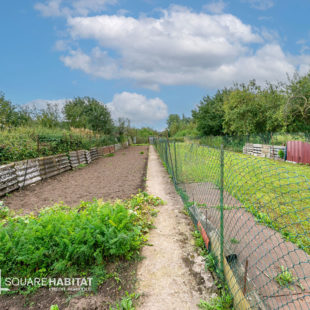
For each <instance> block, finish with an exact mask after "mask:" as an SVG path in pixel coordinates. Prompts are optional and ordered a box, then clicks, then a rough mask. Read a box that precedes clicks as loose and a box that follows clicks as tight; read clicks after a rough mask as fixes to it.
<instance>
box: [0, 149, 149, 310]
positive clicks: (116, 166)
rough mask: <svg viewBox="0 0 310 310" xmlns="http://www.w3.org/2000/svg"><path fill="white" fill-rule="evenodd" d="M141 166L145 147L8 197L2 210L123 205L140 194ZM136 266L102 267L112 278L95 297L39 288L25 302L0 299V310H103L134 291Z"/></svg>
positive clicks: (132, 263) (143, 171)
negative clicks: (100, 203) (104, 202)
mask: <svg viewBox="0 0 310 310" xmlns="http://www.w3.org/2000/svg"><path fill="white" fill-rule="evenodd" d="M147 160H148V147H147V146H135V147H130V148H128V149H124V150H120V151H118V152H116V153H115V154H114V156H113V157H105V158H99V159H97V160H96V161H94V162H92V163H91V164H90V165H89V166H87V167H84V168H81V169H77V170H75V171H70V172H66V173H64V174H62V175H59V176H57V177H54V178H51V179H48V180H46V181H43V182H40V183H37V184H36V185H33V186H28V187H26V188H24V189H23V190H20V191H16V192H13V193H12V194H11V195H10V196H9V197H7V198H6V199H5V204H6V205H7V206H9V207H10V209H12V210H15V211H20V212H21V213H29V212H38V211H39V210H40V209H41V208H43V207H44V206H50V205H52V204H54V203H58V202H60V201H63V202H64V203H65V204H67V205H69V206H74V205H77V204H78V203H79V202H80V201H81V200H83V201H90V200H93V199H94V198H103V199H104V200H115V199H126V198H129V197H130V196H131V195H133V194H136V193H137V192H138V191H139V189H142V190H144V187H145V176H146V166H147ZM137 265H138V261H136V260H131V261H122V260H120V261H116V262H114V263H107V265H106V266H105V269H106V272H107V273H109V274H112V275H115V277H111V278H109V279H107V280H106V281H105V282H104V283H103V285H101V286H100V288H99V290H98V292H97V294H90V295H89V296H87V295H86V296H85V295H84V296H79V294H75V295H74V292H61V291H58V292H55V291H49V290H48V289H45V288H41V289H39V290H38V291H37V292H36V293H34V294H30V295H27V296H23V295H21V294H18V295H13V296H7V295H0V310H22V309H31V310H49V309H50V306H51V305H53V304H54V305H55V304H57V305H58V306H59V309H60V310H86V309H87V310H107V309H110V305H111V304H112V305H113V304H114V303H115V301H117V300H119V299H120V298H121V297H122V296H124V295H125V292H126V291H129V292H130V291H133V290H134V286H135V274H136V269H137ZM0 268H1V266H0Z"/></svg>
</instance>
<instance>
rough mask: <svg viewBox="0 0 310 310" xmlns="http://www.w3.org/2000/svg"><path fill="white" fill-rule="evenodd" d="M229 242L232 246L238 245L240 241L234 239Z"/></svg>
mask: <svg viewBox="0 0 310 310" xmlns="http://www.w3.org/2000/svg"><path fill="white" fill-rule="evenodd" d="M230 242H231V243H232V244H238V243H240V241H239V240H237V239H236V238H231V239H230Z"/></svg>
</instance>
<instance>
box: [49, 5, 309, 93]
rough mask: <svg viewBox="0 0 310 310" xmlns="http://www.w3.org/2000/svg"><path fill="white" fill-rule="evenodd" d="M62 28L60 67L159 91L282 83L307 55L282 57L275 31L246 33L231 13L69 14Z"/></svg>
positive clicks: (176, 10)
mask: <svg viewBox="0 0 310 310" xmlns="http://www.w3.org/2000/svg"><path fill="white" fill-rule="evenodd" d="M53 1H54V2H56V3H61V4H65V2H63V1H65V0H50V1H49V2H53ZM107 1H108V0H106V1H103V2H104V3H107ZM244 1H248V2H251V4H252V5H255V6H257V7H258V3H260V8H263V7H265V8H267V7H268V6H269V7H270V6H271V5H272V4H273V1H270V0H263V1H255V0H244ZM78 2H85V0H80V1H78ZM78 2H77V3H78ZM97 2H99V0H97V1H95V3H97ZM101 2H102V1H101ZM103 2H102V3H103ZM70 3H71V2H70ZM90 3H92V1H90ZM211 4H214V6H213V7H212V6H210V7H209V11H210V9H211V10H213V12H216V10H217V12H220V11H221V7H222V6H224V5H225V3H224V2H223V1H222V0H220V1H218V2H211V3H209V5H211ZM216 5H218V6H216ZM56 7H57V6H56ZM67 27H68V28H67V34H68V37H67V38H66V40H60V41H58V42H57V43H56V45H55V49H57V50H59V51H61V52H62V56H61V60H62V61H63V63H64V64H65V65H66V66H67V67H69V68H71V69H74V70H81V71H83V72H85V73H86V74H88V75H91V76H95V77H99V78H103V79H107V80H112V79H128V80H131V81H134V82H136V83H137V84H138V85H140V86H142V87H146V88H149V89H153V90H158V89H159V88H160V86H161V85H199V86H202V87H207V88H222V87H224V86H230V85H231V84H232V83H233V82H246V81H248V80H249V79H252V78H255V79H256V80H257V81H258V82H261V83H264V82H265V81H266V80H269V81H271V80H274V81H276V80H285V79H286V75H287V74H292V73H293V72H294V71H295V70H296V68H302V70H305V68H307V67H308V65H307V63H302V64H303V65H301V63H297V62H298V61H305V59H308V58H307V57H300V56H301V55H299V56H295V58H294V57H292V56H290V55H286V54H285V53H284V52H283V50H282V48H281V46H280V44H279V43H278V41H280V40H279V36H278V34H277V32H275V31H272V30H270V29H267V28H262V29H260V30H258V29H253V27H251V25H248V24H245V23H243V22H242V21H241V20H240V19H239V18H237V17H236V16H234V15H231V14H223V13H217V14H208V13H206V12H194V11H192V10H190V9H188V8H186V7H180V6H171V7H170V8H169V9H167V10H162V14H161V15H160V16H159V17H148V16H146V15H141V16H140V17H137V18H134V17H130V16H122V15H119V14H116V15H108V14H104V15H97V16H81V15H80V16H72V15H68V18H67ZM83 40H85V41H87V50H85V49H83V48H82V46H83V45H82V42H83ZM90 42H92V44H93V46H92V47H91V48H90V46H91V45H90Z"/></svg>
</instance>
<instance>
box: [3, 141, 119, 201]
mask: <svg viewBox="0 0 310 310" xmlns="http://www.w3.org/2000/svg"><path fill="white" fill-rule="evenodd" d="M122 147H123V146H122V145H120V144H115V145H110V146H104V147H98V148H92V149H91V150H90V151H87V150H79V151H72V152H69V154H60V155H55V156H48V157H41V158H34V159H28V160H23V161H19V162H15V163H11V164H8V165H2V166H0V197H1V196H3V195H6V194H8V193H10V192H12V191H14V190H17V189H20V188H23V187H25V186H27V185H30V184H34V183H37V182H39V181H41V180H45V179H47V178H50V177H53V176H55V175H58V174H61V173H63V172H65V171H68V170H72V169H74V168H76V167H77V166H79V165H80V164H89V163H90V162H92V161H94V160H96V159H97V158H98V157H100V156H104V155H107V154H110V153H114V152H115V151H116V150H120V149H121V148H122ZM124 147H125V146H124Z"/></svg>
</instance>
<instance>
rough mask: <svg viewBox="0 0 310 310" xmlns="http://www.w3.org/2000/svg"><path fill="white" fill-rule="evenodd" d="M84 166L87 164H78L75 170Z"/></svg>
mask: <svg viewBox="0 0 310 310" xmlns="http://www.w3.org/2000/svg"><path fill="white" fill-rule="evenodd" d="M86 166H87V164H79V165H78V166H76V167H75V169H82V168H84V167H86Z"/></svg>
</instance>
